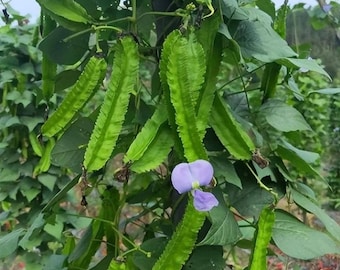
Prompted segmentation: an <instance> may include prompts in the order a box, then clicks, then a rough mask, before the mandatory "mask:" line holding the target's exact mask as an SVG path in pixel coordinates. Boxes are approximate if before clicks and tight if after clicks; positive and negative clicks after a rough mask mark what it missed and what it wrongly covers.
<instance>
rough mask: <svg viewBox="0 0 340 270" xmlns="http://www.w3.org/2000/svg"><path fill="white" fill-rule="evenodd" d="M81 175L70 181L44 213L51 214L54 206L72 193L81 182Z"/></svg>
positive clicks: (50, 202) (46, 206) (47, 205)
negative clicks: (71, 190) (68, 193)
mask: <svg viewBox="0 0 340 270" xmlns="http://www.w3.org/2000/svg"><path fill="white" fill-rule="evenodd" d="M79 178H80V175H78V176H76V177H74V178H73V179H72V180H71V181H69V182H68V183H67V184H66V185H65V186H64V187H63V188H62V189H61V190H60V191H59V192H58V193H57V194H56V195H55V196H54V197H53V198H52V199H50V200H49V202H48V203H47V204H46V205H45V207H44V208H43V209H42V210H41V212H42V213H46V212H49V211H50V210H51V209H52V207H53V206H54V205H56V204H57V203H59V202H60V200H61V199H62V198H63V197H64V196H65V195H66V194H67V192H69V191H70V189H72V188H73V187H74V186H75V185H76V184H77V183H78V181H79Z"/></svg>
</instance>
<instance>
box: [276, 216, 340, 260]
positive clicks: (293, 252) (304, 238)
mask: <svg viewBox="0 0 340 270" xmlns="http://www.w3.org/2000/svg"><path fill="white" fill-rule="evenodd" d="M275 212H276V220H275V224H274V227H273V235H272V238H273V240H274V242H275V244H276V245H277V246H278V248H279V249H280V250H282V251H283V252H284V253H285V254H287V255H288V256H290V257H293V258H298V259H303V260H308V259H312V258H316V257H320V256H323V255H325V254H334V253H340V244H339V243H338V244H337V243H336V242H335V241H334V240H333V239H332V238H331V237H329V236H328V235H327V234H325V233H323V232H320V231H316V230H314V229H312V228H310V227H308V226H306V225H305V224H303V223H302V222H301V221H299V220H298V219H296V218H295V217H294V216H292V215H290V214H288V213H286V212H284V211H280V210H277V211H275Z"/></svg>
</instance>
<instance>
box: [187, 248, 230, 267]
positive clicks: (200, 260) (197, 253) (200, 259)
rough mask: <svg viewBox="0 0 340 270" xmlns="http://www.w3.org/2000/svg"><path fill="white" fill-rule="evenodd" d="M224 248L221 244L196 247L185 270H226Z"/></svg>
mask: <svg viewBox="0 0 340 270" xmlns="http://www.w3.org/2000/svg"><path fill="white" fill-rule="evenodd" d="M225 264H226V263H225V260H224V258H223V248H222V247H219V246H210V245H209V246H200V247H197V248H195V249H194V251H193V253H192V254H191V256H190V259H189V260H188V262H187V263H186V264H185V265H184V267H183V270H192V269H195V270H207V269H214V270H226V269H228V268H225V266H226V265H225Z"/></svg>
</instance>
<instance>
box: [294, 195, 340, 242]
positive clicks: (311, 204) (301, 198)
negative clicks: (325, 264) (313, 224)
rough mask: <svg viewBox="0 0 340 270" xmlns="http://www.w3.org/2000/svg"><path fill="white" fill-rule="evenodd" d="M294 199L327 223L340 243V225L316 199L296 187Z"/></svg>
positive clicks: (331, 232) (329, 230) (327, 227)
mask: <svg viewBox="0 0 340 270" xmlns="http://www.w3.org/2000/svg"><path fill="white" fill-rule="evenodd" d="M291 192H292V196H293V200H294V201H295V202H296V203H297V204H298V205H299V206H301V207H302V208H304V209H306V210H307V211H309V212H311V213H313V214H314V215H316V216H317V217H318V218H319V219H320V221H321V222H322V223H323V224H324V225H325V227H326V229H327V231H328V232H329V233H330V234H331V235H332V236H333V237H334V238H335V239H337V240H338V241H339V244H340V226H339V224H337V223H336V221H334V220H333V219H332V218H331V217H329V216H328V215H327V214H326V212H325V211H324V210H322V209H321V208H320V207H319V206H318V205H317V202H316V201H313V200H311V199H310V198H308V197H306V196H305V195H303V194H302V193H300V192H298V191H297V190H295V189H292V190H291Z"/></svg>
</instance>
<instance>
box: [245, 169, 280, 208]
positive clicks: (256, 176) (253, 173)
mask: <svg viewBox="0 0 340 270" xmlns="http://www.w3.org/2000/svg"><path fill="white" fill-rule="evenodd" d="M246 165H247V167H248V169H249V170H250V172H251V173H252V175H253V176H254V177H255V178H256V181H257V183H258V184H259V185H260V187H261V188H263V189H264V190H266V191H268V192H270V193H271V194H272V195H273V197H274V199H275V203H276V202H277V201H278V197H279V195H278V194H277V193H276V192H275V191H274V190H273V189H272V188H270V187H267V186H266V185H265V184H263V182H262V181H261V179H260V178H259V177H258V175H257V174H256V173H255V172H254V170H253V169H252V167H250V165H249V164H248V163H246Z"/></svg>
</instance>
